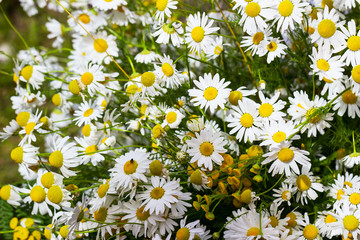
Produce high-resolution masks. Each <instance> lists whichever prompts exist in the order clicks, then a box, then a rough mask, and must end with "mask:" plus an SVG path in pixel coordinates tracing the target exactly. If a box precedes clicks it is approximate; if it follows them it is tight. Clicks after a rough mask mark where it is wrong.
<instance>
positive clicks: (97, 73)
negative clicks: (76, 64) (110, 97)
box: [79, 63, 105, 97]
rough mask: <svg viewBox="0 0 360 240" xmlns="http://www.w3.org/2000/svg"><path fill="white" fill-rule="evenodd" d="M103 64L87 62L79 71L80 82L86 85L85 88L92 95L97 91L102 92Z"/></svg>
mask: <svg viewBox="0 0 360 240" xmlns="http://www.w3.org/2000/svg"><path fill="white" fill-rule="evenodd" d="M102 69H103V66H99V65H97V64H91V63H90V64H89V65H86V66H83V68H82V69H81V70H80V71H79V74H80V75H81V76H80V79H81V83H82V84H84V85H85V86H86V90H87V91H88V92H89V95H90V96H91V97H92V96H94V95H95V94H96V93H97V92H104V91H105V86H104V85H103V84H102V82H104V81H105V74H104V73H103V72H102Z"/></svg>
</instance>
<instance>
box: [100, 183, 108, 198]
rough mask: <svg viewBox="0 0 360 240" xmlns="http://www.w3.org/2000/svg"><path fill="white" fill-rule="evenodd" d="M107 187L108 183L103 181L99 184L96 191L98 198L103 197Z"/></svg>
mask: <svg viewBox="0 0 360 240" xmlns="http://www.w3.org/2000/svg"><path fill="white" fill-rule="evenodd" d="M109 187H110V185H109V183H104V184H101V185H100V187H99V188H98V190H97V193H98V195H99V197H100V198H103V197H105V195H106V193H107V191H108V190H109Z"/></svg>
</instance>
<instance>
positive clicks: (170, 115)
mask: <svg viewBox="0 0 360 240" xmlns="http://www.w3.org/2000/svg"><path fill="white" fill-rule="evenodd" d="M176 119H177V114H176V112H169V113H168V114H166V121H167V122H168V123H170V124H172V123H174V122H175V121H176Z"/></svg>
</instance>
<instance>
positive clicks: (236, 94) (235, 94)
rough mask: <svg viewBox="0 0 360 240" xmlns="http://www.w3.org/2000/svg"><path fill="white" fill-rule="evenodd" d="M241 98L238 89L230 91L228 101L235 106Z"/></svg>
mask: <svg viewBox="0 0 360 240" xmlns="http://www.w3.org/2000/svg"><path fill="white" fill-rule="evenodd" d="M241 99H242V93H241V92H240V91H232V92H230V95H229V102H230V103H231V104H232V105H235V106H237V105H238V104H239V100H241Z"/></svg>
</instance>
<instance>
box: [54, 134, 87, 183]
mask: <svg viewBox="0 0 360 240" xmlns="http://www.w3.org/2000/svg"><path fill="white" fill-rule="evenodd" d="M69 139H70V137H69V136H67V137H64V138H61V137H59V136H58V135H52V137H51V138H50V142H49V147H50V151H52V152H51V154H50V156H49V163H50V165H51V166H53V167H56V168H58V169H59V170H60V171H61V173H62V174H63V175H64V176H65V177H71V176H76V172H75V171H73V170H70V168H74V167H77V166H78V165H79V164H80V161H79V159H78V158H77V147H76V144H75V143H73V142H69Z"/></svg>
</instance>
